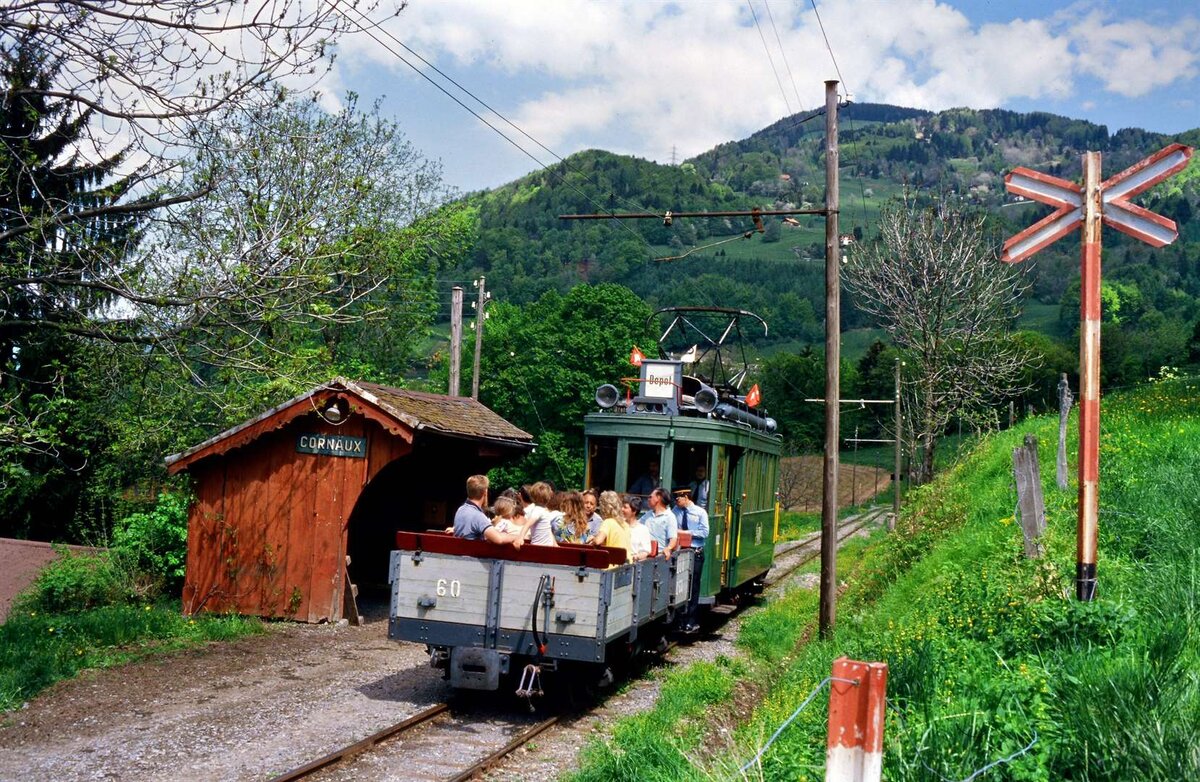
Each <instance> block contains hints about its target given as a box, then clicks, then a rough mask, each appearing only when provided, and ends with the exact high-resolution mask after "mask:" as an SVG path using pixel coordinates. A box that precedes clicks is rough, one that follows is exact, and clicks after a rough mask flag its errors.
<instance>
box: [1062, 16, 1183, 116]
mask: <svg viewBox="0 0 1200 782" xmlns="http://www.w3.org/2000/svg"><path fill="white" fill-rule="evenodd" d="M1198 36H1200V21H1198V20H1197V19H1196V18H1194V17H1183V18H1181V19H1179V20H1178V23H1176V24H1174V25H1172V26H1169V27H1161V26H1154V25H1151V24H1148V23H1146V22H1142V21H1137V20H1134V21H1115V22H1114V21H1110V20H1109V17H1108V15H1107V14H1103V13H1101V12H1099V11H1093V12H1092V13H1090V14H1088V15H1087V16H1086V17H1085V18H1084V19H1083V21H1082V22H1080V23H1079V24H1078V25H1076V26H1075V27H1074V28H1073V29H1072V30H1071V37H1072V38H1073V39H1074V44H1075V49H1076V51H1077V62H1078V66H1079V69H1080V70H1081V71H1082V72H1084V73H1087V74H1090V75H1092V76H1095V77H1097V78H1098V79H1100V81H1101V83H1103V84H1104V87H1105V89H1107V90H1109V91H1110V92H1115V93H1116V94H1118V95H1121V96H1124V97H1127V98H1136V97H1140V96H1142V95H1145V94H1146V93H1148V92H1150V91H1152V90H1154V89H1157V88H1159V87H1165V86H1167V85H1169V84H1171V83H1172V82H1175V81H1177V80H1180V79H1189V78H1192V77H1193V76H1195V75H1196V73H1197V63H1198V62H1200V44H1198V43H1197V37H1198Z"/></svg>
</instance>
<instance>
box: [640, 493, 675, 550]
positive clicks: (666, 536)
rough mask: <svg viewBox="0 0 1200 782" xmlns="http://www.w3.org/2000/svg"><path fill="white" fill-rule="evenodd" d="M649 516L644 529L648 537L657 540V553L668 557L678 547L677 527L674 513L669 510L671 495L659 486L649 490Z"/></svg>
mask: <svg viewBox="0 0 1200 782" xmlns="http://www.w3.org/2000/svg"><path fill="white" fill-rule="evenodd" d="M649 503H650V514H651V515H650V518H648V519H646V522H645V524H646V529H647V530H648V531H649V532H650V537H651V538H653V539H654V540H657V541H658V553H659V554H660V555H661V556H663V557H665V558H667V559H670V557H671V555H672V554H674V553H675V549H677V548H679V528H678V525H677V524H676V523H675V514H674V513H672V512H671V496H670V495H669V494H667V490H666V489H664V488H662V487H661V486H660V487H659V488H657V489H655V490H654V491H652V492H650V499H649Z"/></svg>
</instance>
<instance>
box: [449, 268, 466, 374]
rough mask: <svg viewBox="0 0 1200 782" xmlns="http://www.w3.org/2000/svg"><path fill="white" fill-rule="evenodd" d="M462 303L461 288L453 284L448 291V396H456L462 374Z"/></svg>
mask: <svg viewBox="0 0 1200 782" xmlns="http://www.w3.org/2000/svg"><path fill="white" fill-rule="evenodd" d="M462 305H463V289H462V288H461V287H459V286H457V285H455V286H454V288H453V290H452V291H451V293H450V390H449V394H450V396H458V388H459V384H458V380H459V377H460V376H461V374H462Z"/></svg>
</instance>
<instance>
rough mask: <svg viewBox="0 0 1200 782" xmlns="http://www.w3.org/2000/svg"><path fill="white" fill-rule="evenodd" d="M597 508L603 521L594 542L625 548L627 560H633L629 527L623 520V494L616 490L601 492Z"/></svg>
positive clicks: (593, 539)
mask: <svg viewBox="0 0 1200 782" xmlns="http://www.w3.org/2000/svg"><path fill="white" fill-rule="evenodd" d="M597 510H599V511H600V518H601V519H602V521H601V522H600V529H599V530H597V531H596V536H595V537H594V538H592V544H593V545H596V546H611V547H612V548H619V549H625V561H626V562H632V561H633V559H632V555H631V554H630V552H629V528H628V527H626V526H625V522H623V521H622V520H621V495H619V494H617V493H616V492H615V491H606V492H601V493H600V502H599V504H598V506H597Z"/></svg>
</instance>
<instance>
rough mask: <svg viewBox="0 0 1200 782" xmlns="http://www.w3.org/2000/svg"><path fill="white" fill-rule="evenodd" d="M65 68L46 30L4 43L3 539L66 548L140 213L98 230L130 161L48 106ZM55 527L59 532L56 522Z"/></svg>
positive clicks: (100, 428) (0, 158)
mask: <svg viewBox="0 0 1200 782" xmlns="http://www.w3.org/2000/svg"><path fill="white" fill-rule="evenodd" d="M58 69H59V64H58V63H56V62H53V61H51V60H49V59H48V58H47V57H46V56H45V54H44V49H43V47H42V46H41V43H40V41H39V37H38V33H37V32H36V31H32V32H27V33H25V34H24V35H22V36H20V37H19V38H15V39H14V38H7V39H5V40H4V41H3V42H2V43H0V77H2V79H3V81H2V82H0V394H2V395H3V396H2V398H0V413H2V414H0V507H2V508H3V510H2V511H0V534H2V535H19V536H25V535H32V536H36V537H41V538H49V537H58V538H61V537H63V536H64V535H65V534H66V533H67V530H66V527H67V526H68V525H69V524H70V523H71V520H72V517H73V515H75V512H76V511H77V510H78V509H79V507H80V491H81V488H82V486H83V485H84V482H85V481H86V478H87V475H88V472H89V471H90V469H91V467H90V466H89V465H91V464H92V463H93V462H92V460H91V458H90V457H91V455H92V454H93V453H94V452H95V450H96V448H97V446H98V444H99V443H100V442H101V441H102V440H103V439H104V438H105V437H106V432H107V425H106V422H105V421H104V420H103V419H102V418H101V419H97V418H96V417H95V416H92V415H87V414H85V412H84V411H86V410H88V409H90V408H92V407H93V406H97V407H98V406H99V405H96V404H94V400H96V399H97V394H98V393H103V387H104V381H103V380H101V379H99V378H97V377H96V372H95V369H94V361H93V356H94V354H95V351H96V350H97V345H96V344H94V343H93V342H92V341H91V340H87V339H83V338H82V337H91V336H96V335H97V333H98V329H97V326H96V324H97V323H102V324H104V330H105V331H107V332H108V333H110V334H114V335H115V334H118V333H120V331H121V330H122V329H125V330H126V331H128V328H127V326H125V325H123V324H122V323H121V317H122V314H121V313H120V312H117V311H112V308H111V307H109V306H108V305H109V304H110V303H111V301H112V296H111V295H110V294H109V292H108V290H106V286H107V284H108V281H109V280H110V279H111V278H112V275H115V274H122V273H125V272H128V271H129V270H128V269H126V268H123V267H124V266H125V263H124V259H125V258H126V257H127V255H128V252H129V250H130V249H131V248H132V247H133V245H134V244H136V242H137V239H138V234H139V228H140V225H139V223H140V220H141V218H140V216H138V215H137V214H107V215H106V216H104V217H102V218H101V217H98V216H96V217H89V212H91V211H94V210H96V209H98V208H101V209H103V208H105V207H110V206H112V205H114V204H118V203H120V202H122V199H126V200H128V199H127V198H126V197H127V195H128V191H129V188H130V186H131V182H132V181H133V179H132V177H131V176H129V175H126V176H118V175H116V173H115V172H116V169H117V168H118V167H119V166H121V164H122V162H123V160H124V152H123V151H122V152H119V153H117V154H114V155H111V156H108V157H106V158H104V159H102V160H99V161H88V160H85V159H83V158H82V156H81V155H80V153H79V149H80V147H81V146H85V144H84V143H83V142H84V141H86V134H87V132H88V124H89V122H90V121H91V120H92V119H93V117H92V112H91V111H84V112H78V111H74V110H72V109H71V107H70V106H71V104H66V103H63V102H59V101H55V100H53V99H51V98H49V97H48V96H47V95H46V91H47V90H49V89H50V87H51V84H52V82H53V80H54V78H55V76H56V75H57V72H58ZM47 520H50V521H47Z"/></svg>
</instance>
